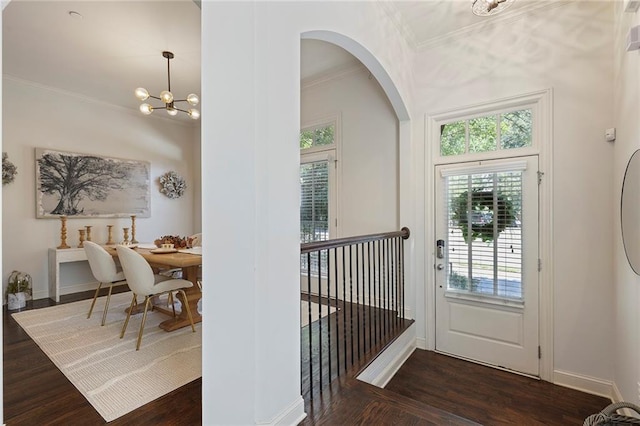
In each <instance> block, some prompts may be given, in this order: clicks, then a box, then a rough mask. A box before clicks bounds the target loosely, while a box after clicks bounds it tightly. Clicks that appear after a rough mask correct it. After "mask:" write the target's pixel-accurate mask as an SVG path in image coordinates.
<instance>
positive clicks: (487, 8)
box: [471, 0, 515, 16]
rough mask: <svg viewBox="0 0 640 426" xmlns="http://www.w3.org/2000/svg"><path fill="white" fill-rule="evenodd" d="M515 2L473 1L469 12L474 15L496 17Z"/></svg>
mask: <svg viewBox="0 0 640 426" xmlns="http://www.w3.org/2000/svg"><path fill="white" fill-rule="evenodd" d="M514 1H515V0H473V3H472V4H471V11H472V12H473V13H474V15H478V16H490V15H496V14H498V13H500V12H502V11H503V10H505V9H506V8H508V7H509V6H511V5H512V4H513V2H514Z"/></svg>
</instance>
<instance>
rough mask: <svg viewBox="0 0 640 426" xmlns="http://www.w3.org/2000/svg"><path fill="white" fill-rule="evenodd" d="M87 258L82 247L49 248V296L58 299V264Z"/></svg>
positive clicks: (57, 300)
mask: <svg viewBox="0 0 640 426" xmlns="http://www.w3.org/2000/svg"><path fill="white" fill-rule="evenodd" d="M86 260H87V255H86V254H85V252H84V249H83V248H68V249H54V248H50V249H49V297H50V298H51V299H53V300H55V301H56V302H59V301H60V264H61V263H68V262H82V261H86Z"/></svg>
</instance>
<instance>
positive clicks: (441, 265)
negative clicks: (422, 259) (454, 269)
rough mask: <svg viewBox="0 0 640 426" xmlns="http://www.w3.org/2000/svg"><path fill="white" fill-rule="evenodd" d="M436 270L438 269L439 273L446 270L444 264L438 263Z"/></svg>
mask: <svg viewBox="0 0 640 426" xmlns="http://www.w3.org/2000/svg"><path fill="white" fill-rule="evenodd" d="M436 268H437V269H438V271H442V270H443V269H444V265H443V264H442V263H438V265H437V266H436Z"/></svg>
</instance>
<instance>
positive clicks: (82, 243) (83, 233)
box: [78, 229, 85, 248]
mask: <svg viewBox="0 0 640 426" xmlns="http://www.w3.org/2000/svg"><path fill="white" fill-rule="evenodd" d="M78 232H79V233H80V244H78V248H83V247H84V235H85V230H84V229H78Z"/></svg>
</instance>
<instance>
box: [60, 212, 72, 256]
mask: <svg viewBox="0 0 640 426" xmlns="http://www.w3.org/2000/svg"><path fill="white" fill-rule="evenodd" d="M60 222H61V226H60V245H59V246H58V247H57V248H59V249H68V248H71V247H69V246H68V245H67V217H66V216H60Z"/></svg>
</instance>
